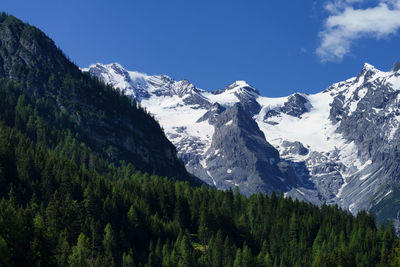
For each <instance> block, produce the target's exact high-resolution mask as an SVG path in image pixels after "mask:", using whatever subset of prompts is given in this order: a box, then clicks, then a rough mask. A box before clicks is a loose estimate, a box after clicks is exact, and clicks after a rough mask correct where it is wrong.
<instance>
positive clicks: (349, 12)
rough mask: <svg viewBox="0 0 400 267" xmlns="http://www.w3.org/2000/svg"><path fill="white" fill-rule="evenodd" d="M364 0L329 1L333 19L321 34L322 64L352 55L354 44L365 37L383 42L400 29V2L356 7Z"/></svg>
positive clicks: (382, 1) (392, 0) (384, 0)
mask: <svg viewBox="0 0 400 267" xmlns="http://www.w3.org/2000/svg"><path fill="white" fill-rule="evenodd" d="M362 2H364V1H363V0H337V1H331V2H328V3H327V5H326V6H325V9H326V10H327V11H328V12H329V14H330V16H329V17H328V18H327V19H326V21H325V24H324V29H323V31H322V32H320V38H321V43H320V46H319V47H318V48H317V50H316V52H317V54H318V56H319V57H320V59H321V61H322V62H327V61H341V60H342V59H343V57H344V56H345V55H346V54H347V53H349V52H350V49H351V45H352V43H353V42H354V41H355V40H357V39H359V38H362V37H372V38H376V39H381V38H385V37H388V36H390V35H392V34H395V33H396V32H397V30H398V29H399V28H400V0H380V1H379V3H378V4H377V5H376V6H374V7H369V8H364V9H363V8H357V6H358V5H359V4H360V3H362Z"/></svg>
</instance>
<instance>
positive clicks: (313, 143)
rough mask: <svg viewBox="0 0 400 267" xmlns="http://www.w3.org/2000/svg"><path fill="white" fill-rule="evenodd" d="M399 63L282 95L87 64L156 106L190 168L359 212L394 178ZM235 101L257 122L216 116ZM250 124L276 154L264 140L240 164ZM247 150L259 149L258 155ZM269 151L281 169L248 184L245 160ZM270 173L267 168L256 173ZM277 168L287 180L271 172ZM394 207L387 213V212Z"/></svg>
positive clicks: (214, 179) (253, 164) (208, 177)
mask: <svg viewBox="0 0 400 267" xmlns="http://www.w3.org/2000/svg"><path fill="white" fill-rule="evenodd" d="M396 66H398V64H397V65H396V64H395V67H394V68H393V69H392V70H390V71H388V72H382V71H379V70H377V69H376V68H374V67H373V66H371V65H369V64H365V65H364V67H363V69H362V70H361V72H360V73H359V74H358V76H356V77H354V78H350V79H348V80H346V81H343V82H339V83H336V84H334V85H332V86H330V87H329V88H327V89H326V90H324V91H322V92H320V93H317V94H314V95H308V94H301V93H295V94H293V95H291V96H288V97H281V98H268V97H263V96H261V95H260V94H259V92H258V91H257V90H256V89H255V88H253V87H251V86H250V85H248V84H247V83H246V82H244V81H237V82H235V83H233V84H231V85H229V86H227V87H226V88H224V89H222V90H216V91H206V90H203V89H199V88H196V87H195V86H194V85H191V84H190V83H189V82H187V81H173V80H172V79H171V78H169V77H167V76H157V75H156V76H149V75H146V74H143V73H141V74H140V75H139V74H138V73H137V72H132V71H126V70H124V69H123V68H122V67H121V66H120V65H119V64H109V65H102V64H95V65H92V66H90V67H89V68H87V69H84V70H86V71H89V72H90V73H91V74H92V75H95V76H97V77H99V78H100V79H102V80H104V81H105V82H108V83H111V84H113V85H115V86H116V87H119V88H120V89H121V90H122V91H124V92H125V93H126V94H127V95H131V96H132V97H136V96H139V95H140V97H138V98H136V99H138V101H140V103H141V105H142V106H144V107H146V108H147V109H148V110H149V111H150V112H151V113H152V114H154V115H155V117H156V119H157V120H158V121H159V122H160V124H161V125H162V126H163V128H164V129H165V131H166V133H167V136H168V138H169V139H170V140H171V142H173V143H174V144H175V146H176V147H177V150H178V155H179V156H180V158H182V159H183V161H184V162H185V164H186V167H187V169H188V170H189V171H191V172H192V173H194V174H195V175H196V176H198V177H200V178H201V179H203V180H204V181H206V182H207V183H209V184H211V185H212V184H214V185H216V186H217V187H218V188H227V187H234V186H239V188H240V189H241V190H242V191H243V192H245V193H247V194H250V193H255V192H258V191H261V192H263V193H266V192H270V190H271V189H272V190H283V191H284V192H285V194H286V195H288V196H292V197H296V198H298V199H302V200H306V201H310V202H313V203H316V204H322V203H325V202H326V203H331V204H339V205H340V206H341V207H343V208H345V209H348V210H350V211H352V212H355V213H356V212H358V211H359V210H361V209H366V210H369V209H371V208H373V207H374V206H375V205H377V204H379V203H380V202H381V201H383V199H386V198H388V197H389V196H390V195H391V194H392V192H394V191H395V189H396V188H398V186H399V180H398V175H397V173H398V171H397V170H398V166H399V164H398V162H399V161H398V152H397V151H398V147H399V146H398V144H397V143H398V140H399V137H398V133H399V131H398V129H399V121H400V120H399V119H398V118H397V117H398V115H397V113H399V106H398V98H397V96H398V93H399V92H400V72H399V68H398V67H396ZM119 73H125V74H126V75H125V76H121V75H120V74H119ZM138 76H140V79H139V78H137V77H138ZM183 84H184V86H183ZM236 103H240V106H241V107H242V109H243V111H245V112H246V113H247V114H249V115H248V116H249V119H250V118H252V119H253V120H254V121H255V122H256V124H257V127H256V128H258V129H255V127H253V126H251V127H249V126H248V125H245V126H244V125H240V124H234V123H233V124H232V125H223V124H221V123H220V124H218V121H219V120H222V118H223V117H224V116H225V115H223V114H226V113H232V114H234V113H235V112H230V111H229V110H231V109H235V108H236V107H237V106H236V105H235V104H236ZM232 118H233V117H232ZM232 118H231V119H232ZM225 120H226V122H225V123H228V122H229V119H225ZM228 124H229V123H228ZM225 128H227V130H224V129H225ZM228 128H232V129H231V130H229V129H228ZM250 128H251V129H253V131H252V132H254V131H256V132H257V131H259V130H261V132H262V133H263V135H264V136H265V138H263V139H264V140H263V142H266V143H269V144H271V145H272V146H273V147H274V149H276V150H277V151H278V152H279V155H278V156H276V155H275V154H274V156H270V155H269V152H268V149H261V150H262V151H263V152H262V153H261V154H260V153H255V154H254V153H250V154H247V155H244V154H243V155H240V158H242V160H244V161H246V163H247V165H246V166H247V167H246V168H236V167H239V165H240V163H239V161H235V157H234V156H233V154H232V151H231V148H234V146H233V147H232V145H233V143H234V145H238V144H239V143H240V141H238V140H240V138H241V137H243V136H246V135H248V136H251V134H249V133H246V134H240V133H241V132H242V133H245V132H246V131H248V130H250ZM233 129H235V130H233ZM232 131H236V132H237V133H238V134H237V138H233V136H232V139H231V141H229V140H230V139H229V138H230V137H229V136H231V135H232V134H231V132H232ZM258 136H259V135H258ZM224 138H226V139H225V140H224ZM238 138H239V139H238ZM242 148H244V147H242ZM253 152H254V151H253ZM251 155H257V156H255V160H254V161H252V160H251V158H252V157H253V156H251ZM232 157H233V158H232ZM268 157H271V159H273V161H277V162H275V164H279V165H282V166H283V165H285V166H286V170H285V173H286V177H284V176H282V175H278V174H277V173H274V174H273V175H272V177H274V178H265V179H261V180H258V182H255V181H253V182H254V183H258V185H255V184H253V185H252V186H249V185H248V184H247V181H246V179H245V178H244V174H245V173H247V174H251V173H254V172H253V171H252V170H251V169H252V168H255V169H257V166H258V165H257V164H259V162H264V163H262V164H261V165H262V168H268V165H271V164H269V163H268V162H266V161H265V160H264V161H263V160H262V159H263V158H265V159H266V158H268ZM238 158H239V157H236V159H238ZM216 162H218V164H217V163H216ZM271 163H272V162H271ZM272 165H273V164H272ZM272 165H271V166H272ZM242 166H244V165H242ZM216 170H218V171H216ZM268 173H271V172H269V171H266V170H265V169H263V170H262V171H261V170H260V171H259V172H258V174H257V175H266V174H268ZM276 178H278V179H281V181H282V182H283V184H285V187H282V186H281V185H278V183H276V182H274V179H275V180H276ZM398 216H399V215H398V214H392V215H391V218H399V217H398ZM385 218H386V217H385ZM385 218H382V219H385Z"/></svg>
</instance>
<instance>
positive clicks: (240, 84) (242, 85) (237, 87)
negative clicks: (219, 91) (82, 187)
mask: <svg viewBox="0 0 400 267" xmlns="http://www.w3.org/2000/svg"><path fill="white" fill-rule="evenodd" d="M224 91H236V92H238V93H240V92H243V91H244V92H247V93H250V94H256V95H260V92H259V91H258V90H257V89H255V88H254V87H253V86H251V85H249V84H248V83H247V82H246V81H243V80H238V81H235V82H233V83H232V84H230V85H228V86H227V87H225V89H224Z"/></svg>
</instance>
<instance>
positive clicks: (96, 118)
mask: <svg viewBox="0 0 400 267" xmlns="http://www.w3.org/2000/svg"><path fill="white" fill-rule="evenodd" d="M0 78H2V79H4V80H10V81H13V82H15V83H18V84H19V86H20V90H19V91H18V90H14V91H13V93H15V95H14V98H10V96H7V94H6V93H4V94H5V95H6V97H5V98H3V101H6V102H3V105H2V110H1V111H2V113H1V114H2V116H5V117H4V119H5V120H6V122H7V123H8V124H9V125H11V124H14V123H16V122H18V124H19V125H20V126H21V127H19V128H20V129H21V130H24V131H27V130H28V129H24V128H25V127H24V125H29V123H28V122H31V123H32V124H33V123H36V122H38V121H39V120H40V122H41V123H42V124H45V125H46V127H43V128H44V130H45V131H47V132H52V131H53V129H52V128H57V129H58V130H60V131H62V132H63V133H64V135H68V134H69V135H71V136H72V137H73V138H75V139H76V141H77V142H78V143H80V142H83V143H85V144H86V145H87V146H88V147H89V148H90V149H91V150H92V151H93V152H94V153H97V154H99V155H100V156H101V157H103V158H105V159H107V160H110V161H111V162H114V163H115V164H117V165H119V164H120V163H121V161H124V162H125V163H131V164H133V165H134V166H135V167H136V168H137V169H138V170H142V171H146V172H150V173H153V172H154V173H156V174H159V175H165V176H169V177H175V178H178V179H189V178H188V177H190V175H189V174H188V173H187V172H186V170H185V167H184V166H183V165H182V164H181V162H180V161H179V160H178V158H177V156H176V150H175V148H174V146H173V145H172V144H171V143H170V142H169V141H168V139H167V138H166V137H165V135H164V133H163V132H162V129H161V127H160V126H159V124H158V123H157V122H156V121H155V120H154V119H153V118H152V117H151V116H150V115H149V114H147V113H146V112H145V111H143V110H142V109H141V108H139V107H137V105H136V102H135V101H131V100H129V99H128V98H126V97H125V96H124V95H122V94H121V93H120V92H118V91H115V90H114V89H113V88H111V87H109V86H105V85H104V84H103V83H102V82H100V81H98V80H96V79H94V78H92V77H90V76H89V75H85V74H82V72H81V71H80V70H79V68H78V67H76V66H75V65H74V64H73V63H71V62H70V61H69V60H68V59H67V58H66V57H65V56H64V55H63V53H62V52H61V51H60V50H59V49H58V48H57V47H56V46H55V44H54V42H53V41H52V40H51V39H49V38H48V37H47V36H46V35H45V34H44V33H43V32H41V31H40V30H38V29H36V28H34V27H32V26H30V25H28V24H25V23H22V22H21V21H20V20H18V19H16V18H14V17H12V16H7V15H6V14H4V13H3V14H2V15H1V16H0ZM7 98H8V99H9V101H8V102H7ZM17 102H18V103H19V106H20V107H21V109H22V110H23V111H24V112H22V113H23V116H17V117H15V116H16V115H18V114H19V113H18V112H17V114H16V115H14V114H10V115H8V116H6V114H8V113H7V110H9V109H10V108H12V109H13V108H14V107H12V105H14V106H16V105H17V104H18V103H17ZM54 112H56V114H59V117H57V116H56V117H51V116H50V115H48V114H53V113H54ZM56 120H57V121H58V122H56ZM17 126H18V125H17ZM49 136H50V134H49ZM31 137H32V138H33V139H34V140H35V141H41V142H44V143H46V144H47V145H48V146H50V147H56V146H57V145H58V143H59V142H60V140H59V139H60V138H63V137H60V136H53V138H50V139H47V140H39V139H40V136H38V135H37V134H35V133H33V132H32V133H31ZM90 157H91V156H88V160H87V161H90Z"/></svg>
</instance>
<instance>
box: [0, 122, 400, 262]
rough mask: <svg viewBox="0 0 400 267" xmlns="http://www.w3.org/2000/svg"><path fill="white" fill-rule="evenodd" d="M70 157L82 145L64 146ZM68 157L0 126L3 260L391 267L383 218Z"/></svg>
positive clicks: (392, 242)
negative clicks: (377, 220)
mask: <svg viewBox="0 0 400 267" xmlns="http://www.w3.org/2000/svg"><path fill="white" fill-rule="evenodd" d="M72 152H73V153H75V155H77V159H78V161H80V160H82V157H84V155H85V148H83V147H80V146H77V147H75V148H73V151H72ZM98 164H99V165H103V167H104V168H101V170H99V171H97V170H93V169H88V166H87V164H84V163H81V164H77V163H76V162H75V161H73V160H70V159H69V157H67V156H66V155H65V154H63V153H61V152H60V151H59V150H57V149H55V150H50V149H47V148H46V146H45V145H43V144H42V143H40V142H39V143H36V144H35V143H34V142H32V141H31V140H30V139H29V138H28V137H27V136H26V135H23V134H22V133H21V132H20V131H18V130H17V129H15V128H10V127H6V126H5V125H4V123H2V124H1V126H0V170H1V172H0V183H1V196H2V198H1V201H0V257H1V259H2V260H3V265H4V266H32V265H33V266H39V265H40V266H54V265H58V266H93V265H94V266H113V265H115V266H121V265H122V266H339V265H340V266H378V265H381V266H390V265H391V266H398V265H396V264H399V260H400V246H399V240H398V238H397V237H396V235H395V230H394V228H393V226H392V225H391V224H390V223H389V224H388V225H387V226H386V227H382V226H380V227H379V228H378V229H377V228H376V225H375V223H374V219H373V217H372V216H371V215H368V214H366V213H364V212H361V213H359V214H358V215H357V217H353V216H352V215H350V214H348V213H346V212H344V211H341V210H339V209H338V208H336V207H332V206H326V205H324V206H322V207H321V208H318V207H317V206H313V205H311V204H307V203H304V202H299V201H293V200H291V199H285V198H283V195H279V196H276V195H275V194H272V195H271V196H269V197H268V196H266V195H264V196H263V195H261V194H258V195H253V196H251V197H250V198H246V197H245V196H244V195H241V194H239V193H238V192H237V191H236V192H232V191H227V192H223V191H217V190H215V189H211V188H207V187H205V186H202V187H200V188H199V187H197V188H196V187H191V186H189V184H188V183H184V182H173V181H171V180H168V179H166V178H160V177H157V176H150V175H148V174H143V173H141V172H137V171H135V170H134V168H133V167H132V166H131V165H123V166H121V167H118V168H117V167H115V166H114V165H113V164H109V165H107V163H106V162H104V161H102V160H99V161H98Z"/></svg>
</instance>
